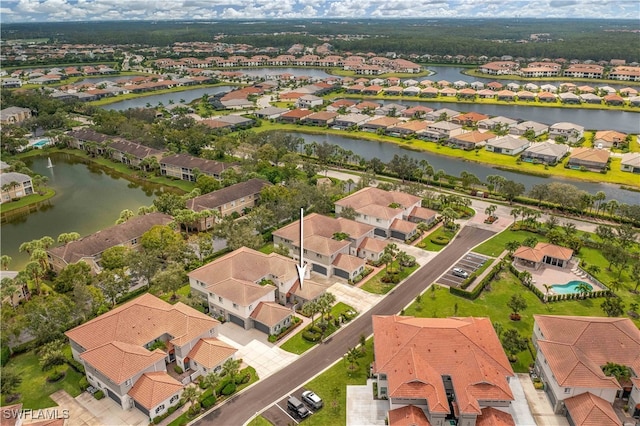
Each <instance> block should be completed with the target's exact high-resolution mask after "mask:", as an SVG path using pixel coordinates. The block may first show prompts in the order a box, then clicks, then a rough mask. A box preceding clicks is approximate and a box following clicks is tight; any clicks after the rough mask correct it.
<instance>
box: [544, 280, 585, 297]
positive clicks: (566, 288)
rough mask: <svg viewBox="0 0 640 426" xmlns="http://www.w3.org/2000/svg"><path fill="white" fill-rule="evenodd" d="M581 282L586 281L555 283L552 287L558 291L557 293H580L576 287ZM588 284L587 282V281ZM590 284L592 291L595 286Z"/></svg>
mask: <svg viewBox="0 0 640 426" xmlns="http://www.w3.org/2000/svg"><path fill="white" fill-rule="evenodd" d="M581 283H585V282H584V281H569V282H568V283H566V284H554V285H552V286H551V289H552V290H553V291H555V292H556V294H571V293H578V290H576V287H578V286H579V285H580V284H581ZM585 284H587V283H585ZM587 285H588V286H589V289H590V291H591V290H593V286H592V285H591V284H587Z"/></svg>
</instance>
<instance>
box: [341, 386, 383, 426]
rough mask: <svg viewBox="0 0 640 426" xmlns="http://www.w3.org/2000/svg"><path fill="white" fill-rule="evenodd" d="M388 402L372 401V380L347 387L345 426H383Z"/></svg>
mask: <svg viewBox="0 0 640 426" xmlns="http://www.w3.org/2000/svg"><path fill="white" fill-rule="evenodd" d="M387 411H389V401H387V400H378V399H373V380H372V379H369V380H367V384H366V385H364V386H347V426H373V425H385V424H386V422H385V420H386V417H387Z"/></svg>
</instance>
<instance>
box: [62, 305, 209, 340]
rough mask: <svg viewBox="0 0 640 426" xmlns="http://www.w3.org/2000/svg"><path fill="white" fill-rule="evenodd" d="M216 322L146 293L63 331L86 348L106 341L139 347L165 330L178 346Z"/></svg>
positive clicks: (190, 309)
mask: <svg viewBox="0 0 640 426" xmlns="http://www.w3.org/2000/svg"><path fill="white" fill-rule="evenodd" d="M218 324H219V322H218V321H216V320H215V319H213V318H211V317H209V316H207V315H205V314H203V313H201V312H198V311H196V310H195V309H193V308H190V307H189V306H187V305H185V304H183V303H180V302H178V303H176V304H175V305H170V304H169V303H167V302H165V301H163V300H161V299H158V298H157V297H155V296H153V295H151V294H148V293H147V294H143V295H142V296H140V297H138V298H136V299H134V300H132V301H130V302H127V303H125V304H124V305H122V306H119V307H117V308H115V309H113V310H112V311H110V312H107V313H105V314H103V315H100V316H99V317H98V318H95V319H93V320H91V321H88V322H86V323H84V324H82V325H79V326H78V327H76V328H74V329H71V330H69V331H67V332H66V333H65V334H66V335H67V337H69V339H70V340H73V341H74V342H76V343H77V344H78V345H80V346H82V347H83V348H84V349H86V350H89V349H93V348H96V347H99V346H102V345H104V344H105V343H108V342H124V343H129V344H132V345H137V346H140V347H141V346H143V345H145V344H147V343H149V342H151V341H152V340H155V339H156V338H158V337H160V336H161V335H163V334H165V333H167V334H169V335H170V336H173V337H172V338H171V339H170V342H171V343H173V344H174V345H177V346H182V345H183V344H184V343H185V342H188V341H190V340H193V339H195V338H196V337H198V336H200V335H202V334H203V333H206V332H207V331H208V330H210V329H212V328H214V327H216V326H217V325H218Z"/></svg>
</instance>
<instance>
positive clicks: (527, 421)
mask: <svg viewBox="0 0 640 426" xmlns="http://www.w3.org/2000/svg"><path fill="white" fill-rule="evenodd" d="M524 376H527V375H526V374H525V375H524ZM527 378H528V376H527ZM509 387H510V388H511V392H512V393H513V398H514V401H513V402H512V403H511V406H510V407H509V413H510V414H511V417H513V421H514V422H515V423H516V425H518V426H536V421H535V420H534V418H533V415H532V414H531V409H530V408H529V404H528V403H527V398H526V395H525V393H524V389H522V384H521V383H520V379H519V378H517V379H515V380H511V381H509Z"/></svg>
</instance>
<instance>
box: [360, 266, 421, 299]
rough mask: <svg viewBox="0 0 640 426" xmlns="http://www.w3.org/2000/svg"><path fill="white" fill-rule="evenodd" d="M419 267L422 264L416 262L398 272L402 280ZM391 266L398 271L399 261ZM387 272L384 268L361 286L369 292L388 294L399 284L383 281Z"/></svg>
mask: <svg viewBox="0 0 640 426" xmlns="http://www.w3.org/2000/svg"><path fill="white" fill-rule="evenodd" d="M419 267H420V265H418V264H417V263H416V264H415V265H413V266H412V267H410V268H403V270H402V271H400V272H399V274H398V275H399V277H400V281H402V280H404V279H405V278H407V277H408V276H409V275H411V274H412V273H413V271H415V270H416V269H418V268H419ZM389 268H391V269H392V270H394V271H397V270H398V262H393V264H392V265H390V266H389ZM386 273H387V272H386V271H385V269H382V270H381V271H380V272H378V273H377V274H376V275H375V276H374V277H373V278H371V279H370V280H369V281H367V282H366V283H364V284H363V285H362V287H360V288H361V289H363V290H364V291H368V292H369V293H374V294H387V293H388V292H389V291H391V289H392V288H394V287H395V286H396V285H397V284H390V283H389V284H388V283H383V282H382V277H384V276H385V274H386ZM400 281H399V282H400Z"/></svg>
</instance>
